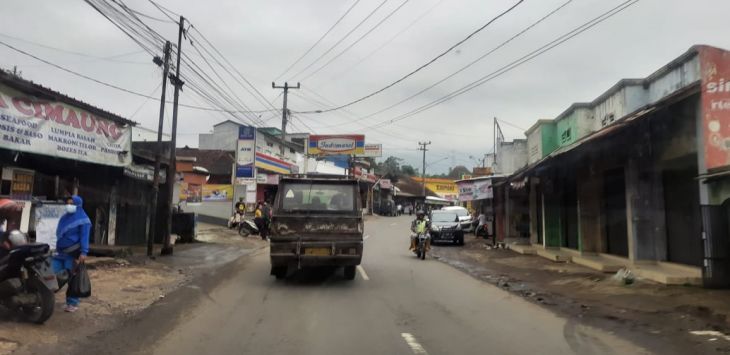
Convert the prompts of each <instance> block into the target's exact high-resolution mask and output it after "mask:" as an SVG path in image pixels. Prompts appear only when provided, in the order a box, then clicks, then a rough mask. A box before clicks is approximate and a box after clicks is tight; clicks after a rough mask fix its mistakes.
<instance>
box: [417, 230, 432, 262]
mask: <svg viewBox="0 0 730 355" xmlns="http://www.w3.org/2000/svg"><path fill="white" fill-rule="evenodd" d="M428 238H430V237H429V236H428V234H427V233H419V234H418V235H416V249H415V250H413V252H414V253H416V257H418V258H419V259H421V260H425V259H426V242H427V241H428Z"/></svg>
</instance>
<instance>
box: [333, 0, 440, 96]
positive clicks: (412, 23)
mask: <svg viewBox="0 0 730 355" xmlns="http://www.w3.org/2000/svg"><path fill="white" fill-rule="evenodd" d="M443 2H444V0H438V1H437V2H436V3H435V4H434V5H432V6H431V7H429V8H428V9H427V10H426V11H424V12H423V13H421V15H420V16H418V17H417V18H416V19H415V20H413V21H412V22H411V23H409V24H408V25H407V26H406V27H404V28H403V29H401V30H400V31H398V32H397V33H396V34H395V35H393V36H392V37H390V38H389V39H388V40H386V41H385V42H383V44H381V45H380V46H379V47H378V48H376V49H375V50H373V51H372V52H370V53H368V54H367V55H366V56H364V57H362V58H361V59H360V60H358V61H357V63H355V64H353V65H351V66H349V67H348V68H347V69H345V70H343V71H341V72H339V73H338V74H335V75H333V76H332V77H330V78H329V80H328V81H332V80H333V79H334V78H341V77H342V76H343V75H345V73H347V72H349V71H350V70H352V69H354V68H355V67H357V66H358V65H360V64H362V63H363V62H364V61H366V60H367V59H369V58H370V57H372V56H373V55H375V54H376V53H378V52H380V51H381V50H382V49H383V48H385V47H386V46H387V45H389V44H390V43H391V42H393V41H394V40H395V39H396V38H398V37H399V36H400V35H402V34H403V33H405V32H406V31H408V30H409V29H410V28H411V27H413V26H414V25H415V24H416V23H418V22H420V21H421V20H422V19H423V18H425V17H426V15H428V14H429V13H430V12H431V11H433V10H434V9H435V8H436V7H437V6H439V5H441V3H443ZM322 86H323V85H320V86H319V88H321V87H322Z"/></svg>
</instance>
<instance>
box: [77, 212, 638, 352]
mask: <svg viewBox="0 0 730 355" xmlns="http://www.w3.org/2000/svg"><path fill="white" fill-rule="evenodd" d="M408 226H409V218H408V217H407V216H404V217H394V218H388V217H380V218H375V219H374V220H372V221H369V222H368V223H367V225H366V235H367V239H366V241H365V257H364V261H363V265H362V269H360V270H358V275H357V277H356V279H355V280H354V281H346V280H344V278H343V276H342V270H341V269H340V270H335V271H330V270H314V271H307V272H298V273H295V274H293V275H291V276H290V277H289V279H287V280H286V281H276V280H275V279H274V278H273V277H272V276H269V274H268V273H269V261H268V254H267V252H268V251H267V250H264V251H262V252H261V253H258V254H256V255H253V256H249V257H244V258H242V259H241V260H239V261H238V262H236V263H234V264H232V266H231V267H228V268H224V270H221V271H220V272H218V273H216V274H211V275H209V276H208V277H207V278H205V279H204V280H202V282H199V283H194V284H192V285H191V286H189V287H187V288H184V289H182V290H180V292H177V293H176V294H173V295H171V296H170V297H168V298H166V299H165V300H164V301H163V302H160V303H159V304H157V305H155V306H153V307H152V308H151V309H150V310H149V311H147V312H145V313H144V314H141V315H140V316H139V317H138V318H136V319H133V320H130V321H129V322H128V323H127V324H126V325H124V326H123V327H121V328H118V329H116V330H114V331H111V332H108V333H106V334H101V335H98V336H97V337H95V338H91V339H88V341H86V342H85V343H84V342H82V343H80V344H79V346H78V347H77V348H76V349H75V350H74V351H77V352H79V353H81V352H83V353H87V354H88V353H90V352H91V353H94V352H95V351H97V352H98V351H100V352H103V353H145V354H317V355H321V354H573V353H574V354H642V353H648V352H646V351H645V350H643V349H641V348H638V347H636V346H634V345H632V344H631V343H629V342H627V341H624V340H622V339H619V338H617V337H616V336H614V335H612V334H609V333H606V332H603V331H601V330H598V329H594V328H590V327H588V326H585V325H582V324H581V323H580V322H578V321H576V320H568V319H563V318H560V317H558V316H556V315H554V314H553V313H552V312H550V311H549V310H547V309H544V308H542V307H540V306H538V305H535V304H532V303H529V302H527V301H525V300H523V299H521V298H519V297H516V296H513V295H510V294H509V293H507V292H505V291H503V290H501V289H499V288H497V287H494V286H492V285H488V284H485V283H483V282H481V281H478V280H476V279H474V278H472V277H470V276H468V275H467V274H465V273H463V272H461V271H458V270H456V269H454V268H452V267H450V266H448V265H445V264H443V263H441V262H439V261H437V260H434V259H426V260H425V261H421V260H418V259H416V258H415V256H414V255H413V254H412V253H410V252H409V251H408V250H407V244H408V242H407V241H408V237H407V236H408Z"/></svg>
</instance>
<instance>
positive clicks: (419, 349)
mask: <svg viewBox="0 0 730 355" xmlns="http://www.w3.org/2000/svg"><path fill="white" fill-rule="evenodd" d="M400 336H402V337H403V340H405V341H406V343H408V346H410V347H411V350H412V351H413V353H414V354H428V353H427V352H426V349H424V348H423V346H421V344H419V343H418V340H416V337H414V336H413V334H411V333H400Z"/></svg>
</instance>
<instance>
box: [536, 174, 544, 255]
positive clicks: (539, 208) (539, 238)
mask: <svg viewBox="0 0 730 355" xmlns="http://www.w3.org/2000/svg"><path fill="white" fill-rule="evenodd" d="M535 193H536V194H537V196H536V198H537V203H536V205H537V225H536V227H537V244H540V245H542V244H543V237H542V230H543V226H542V219H543V216H542V213H543V205H542V203H543V202H542V191H541V190H540V188H539V185H538V187H537V188H536V189H535Z"/></svg>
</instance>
